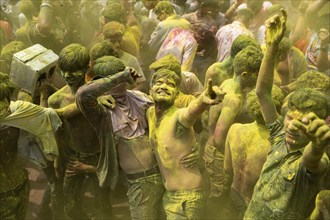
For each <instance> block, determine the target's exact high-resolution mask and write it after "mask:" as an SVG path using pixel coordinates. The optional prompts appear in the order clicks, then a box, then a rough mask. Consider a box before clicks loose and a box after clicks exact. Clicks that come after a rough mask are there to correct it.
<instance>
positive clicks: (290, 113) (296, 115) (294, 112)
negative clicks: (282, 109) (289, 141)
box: [286, 109, 307, 120]
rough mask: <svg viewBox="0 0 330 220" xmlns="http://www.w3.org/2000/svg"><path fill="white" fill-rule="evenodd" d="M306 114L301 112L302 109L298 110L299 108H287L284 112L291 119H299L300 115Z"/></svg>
mask: <svg viewBox="0 0 330 220" xmlns="http://www.w3.org/2000/svg"><path fill="white" fill-rule="evenodd" d="M306 114H307V113H305V112H302V111H299V110H297V109H295V110H291V109H289V110H288V112H287V113H286V116H287V117H290V118H293V119H297V120H300V119H302V117H303V116H304V115H306Z"/></svg>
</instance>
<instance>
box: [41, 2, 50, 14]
mask: <svg viewBox="0 0 330 220" xmlns="http://www.w3.org/2000/svg"><path fill="white" fill-rule="evenodd" d="M42 7H48V8H49V9H50V10H51V11H52V12H53V6H52V5H51V4H50V3H48V2H43V3H42V4H41V5H40V9H41V8H42Z"/></svg>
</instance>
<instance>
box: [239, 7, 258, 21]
mask: <svg viewBox="0 0 330 220" xmlns="http://www.w3.org/2000/svg"><path fill="white" fill-rule="evenodd" d="M253 16H254V12H253V11H252V10H251V9H249V8H243V9H241V10H238V12H237V16H236V17H238V18H243V19H244V20H245V21H250V20H252V18H253Z"/></svg>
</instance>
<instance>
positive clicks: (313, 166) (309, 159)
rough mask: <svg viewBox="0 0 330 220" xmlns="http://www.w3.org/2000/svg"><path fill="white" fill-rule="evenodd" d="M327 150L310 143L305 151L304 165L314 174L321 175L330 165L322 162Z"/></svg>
mask: <svg viewBox="0 0 330 220" xmlns="http://www.w3.org/2000/svg"><path fill="white" fill-rule="evenodd" d="M324 151H325V149H324V148H320V147H317V146H315V145H314V144H313V143H312V142H310V143H309V144H308V145H307V147H306V148H305V150H304V153H303V157H302V164H303V166H305V167H306V169H308V170H309V171H310V172H312V173H320V172H322V171H323V170H324V169H326V168H327V166H328V163H326V162H325V161H323V160H322V156H323V154H324Z"/></svg>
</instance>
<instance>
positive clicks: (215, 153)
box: [203, 46, 262, 218]
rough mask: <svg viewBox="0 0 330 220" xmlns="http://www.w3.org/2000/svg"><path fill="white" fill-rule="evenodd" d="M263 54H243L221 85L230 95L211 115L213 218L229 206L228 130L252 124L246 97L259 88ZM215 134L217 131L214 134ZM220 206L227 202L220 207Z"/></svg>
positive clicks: (208, 162)
mask: <svg viewBox="0 0 330 220" xmlns="http://www.w3.org/2000/svg"><path fill="white" fill-rule="evenodd" d="M261 59H262V53H261V51H260V50H259V49H257V48H256V47H254V46H249V47H247V48H245V49H244V50H242V51H241V52H239V53H238V54H237V55H236V56H235V59H234V63H233V65H234V77H233V78H232V79H228V80H226V81H224V82H223V83H222V84H221V86H220V87H221V88H222V89H223V90H224V91H225V92H226V96H225V98H224V100H223V102H222V105H216V106H211V108H210V113H209V133H210V135H209V139H208V142H207V145H206V146H205V152H204V157H203V158H204V160H205V168H206V170H207V172H208V174H209V176H210V184H211V190H210V191H211V192H210V199H209V200H208V207H207V208H208V210H209V211H208V213H209V214H210V217H212V218H214V215H219V216H218V217H219V218H220V217H221V216H222V215H223V214H221V212H220V211H219V206H221V207H223V208H224V206H223V205H225V204H227V203H226V199H225V198H224V196H225V195H224V194H223V192H222V191H223V190H224V189H223V184H224V183H225V182H226V180H225V176H224V171H223V159H224V151H225V142H226V137H227V133H228V130H229V128H230V126H231V125H232V124H233V123H234V122H240V123H246V122H251V121H252V120H251V118H250V116H249V115H248V114H246V111H244V107H245V106H244V105H245V102H244V100H245V96H246V94H247V92H248V91H249V90H251V89H252V88H253V87H254V86H255V82H256V79H257V75H258V71H259V67H260V63H261ZM213 131H214V132H213ZM220 203H223V204H222V205H220Z"/></svg>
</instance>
